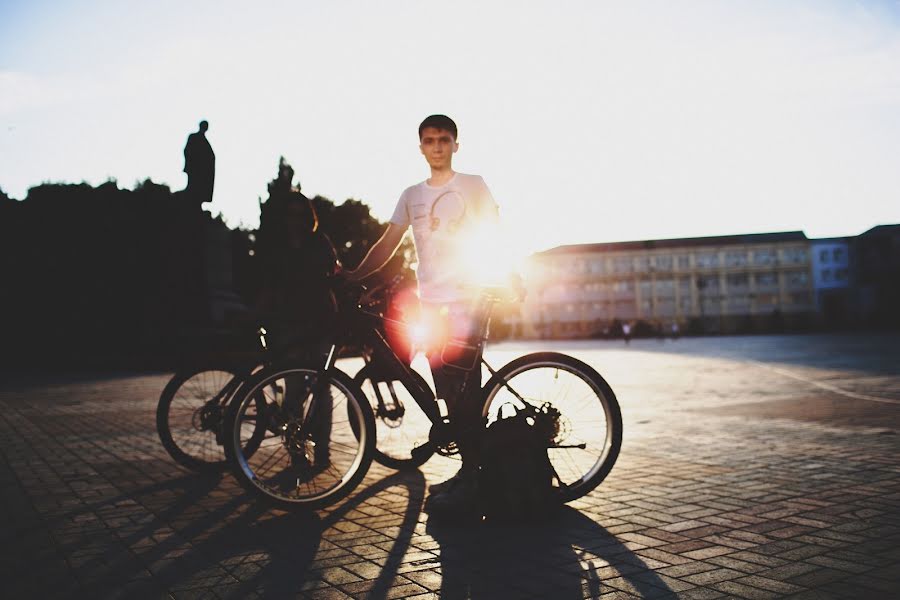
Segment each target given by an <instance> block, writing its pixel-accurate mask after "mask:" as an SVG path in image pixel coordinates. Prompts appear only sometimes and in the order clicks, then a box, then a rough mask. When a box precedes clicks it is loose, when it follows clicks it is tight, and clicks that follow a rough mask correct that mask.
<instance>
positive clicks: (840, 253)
mask: <svg viewBox="0 0 900 600" xmlns="http://www.w3.org/2000/svg"><path fill="white" fill-rule="evenodd" d="M845 256H846V254H845V252H844V249H843V248H835V249H834V250H832V251H831V257H832V258H833V259H834V262H836V263H842V262H844V258H845Z"/></svg>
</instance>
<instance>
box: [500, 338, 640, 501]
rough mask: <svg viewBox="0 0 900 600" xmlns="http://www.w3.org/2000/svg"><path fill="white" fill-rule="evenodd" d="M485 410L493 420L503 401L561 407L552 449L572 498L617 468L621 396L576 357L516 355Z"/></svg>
mask: <svg viewBox="0 0 900 600" xmlns="http://www.w3.org/2000/svg"><path fill="white" fill-rule="evenodd" d="M485 389H486V390H487V394H486V396H485V403H484V408H483V416H485V417H486V419H487V424H488V425H490V423H492V422H493V421H495V420H496V419H497V418H498V415H499V414H500V410H501V407H502V406H503V405H505V404H511V405H513V406H515V407H516V408H517V409H518V408H521V407H523V403H522V401H521V400H520V399H519V396H521V397H522V398H523V399H524V400H525V401H527V402H528V403H529V404H531V405H532V406H534V407H541V406H542V405H544V404H545V403H549V405H550V406H552V407H553V408H555V409H557V410H559V412H560V419H559V431H558V433H557V434H556V436H555V437H554V440H553V443H552V444H551V445H550V447H549V448H548V449H547V455H548V456H549V458H550V462H551V464H552V465H553V468H554V470H555V471H556V475H557V477H558V478H559V482H558V485H559V494H560V496H561V499H562V501H564V502H568V501H571V500H574V499H576V498H580V497H581V496H583V495H585V494H587V493H588V492H590V491H591V490H592V489H594V488H595V487H597V485H598V484H599V483H600V482H601V481H602V480H603V479H604V478H605V477H606V475H607V474H608V473H609V471H610V470H611V469H612V466H613V464H614V463H615V460H616V458H617V457H618V453H619V448H620V447H621V441H622V417H621V413H620V411H619V406H618V402H617V401H616V399H615V395H614V394H613V392H612V390H611V389H610V388H609V386H608V385H607V384H606V382H605V381H603V378H602V377H600V375H599V374H597V373H596V371H594V370H593V369H592V368H590V367H589V366H588V365H585V364H584V363H582V362H581V361H578V360H576V359H574V358H572V357H567V356H565V355H555V354H553V353H544V354H539V355H529V356H525V357H522V358H520V359H517V360H515V361H513V362H512V363H510V364H509V365H507V366H505V367H504V368H503V369H501V370H500V372H499V373H498V375H497V376H495V377H494V378H492V382H489V383H488V385H487V386H486V388H485Z"/></svg>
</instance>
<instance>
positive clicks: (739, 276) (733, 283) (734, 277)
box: [726, 273, 750, 290]
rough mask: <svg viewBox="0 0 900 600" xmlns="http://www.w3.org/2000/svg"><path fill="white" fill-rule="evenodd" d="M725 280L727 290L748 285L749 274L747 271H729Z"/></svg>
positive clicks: (743, 287)
mask: <svg viewBox="0 0 900 600" xmlns="http://www.w3.org/2000/svg"><path fill="white" fill-rule="evenodd" d="M726 281H727V283H728V289H729V290H731V289H745V288H747V287H750V276H749V275H748V274H747V273H729V274H728V278H727V280H726Z"/></svg>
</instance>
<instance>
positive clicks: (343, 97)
mask: <svg viewBox="0 0 900 600" xmlns="http://www.w3.org/2000/svg"><path fill="white" fill-rule="evenodd" d="M431 113H446V114H449V115H451V116H452V117H453V118H454V119H455V120H456V121H457V123H458V124H459V126H460V140H459V141H460V144H461V147H460V151H459V153H458V154H457V156H456V159H455V163H454V166H455V168H456V169H457V170H458V171H462V172H469V173H477V174H480V175H482V176H483V177H484V178H485V180H486V181H487V183H488V185H489V186H490V187H491V189H492V191H493V193H494V196H495V198H496V199H497V201H498V203H499V204H500V206H501V210H502V214H503V217H504V219H505V222H506V224H507V225H508V226H509V228H510V229H511V230H512V231H515V232H517V233H518V234H519V236H518V239H517V242H516V243H517V245H518V246H519V247H521V248H522V249H523V250H524V251H533V250H540V249H544V248H548V247H552V246H555V245H559V244H570V243H583V242H606V241H618V240H635V239H653V238H668V237H683V236H700V235H720V234H730V233H749V232H764V231H783V230H794V229H801V230H804V231H806V233H807V235H809V236H811V237H825V236H833V235H855V234H858V233H861V232H862V231H864V230H866V229H868V228H869V227H872V226H874V225H877V224H883V223H898V222H900V1H897V0H890V1H881V2H851V1H849V0H848V1H844V2H837V1H828V0H807V1H803V0H798V1H793V2H781V1H777V0H774V1H762V0H753V1H746V2H742V1H724V0H723V1H707V2H699V1H698V2H667V1H660V2H624V1H623V2H596V1H584V2H577V1H568V2H560V1H558V0H557V1H547V2H537V1H535V2H525V1H523V2H515V3H511V2H489V1H486V0H481V1H474V2H465V1H459V2H442V3H435V2H421V1H417V0H411V1H408V2H400V1H395V0H383V1H381V2H365V1H358V2H352V1H342V0H333V1H329V2H325V1H321V2H313V1H307V2H296V1H290V2H282V3H275V2H260V3H250V2H245V1H241V2H231V1H215V2H213V1H192V2H184V1H183V0H177V1H173V0H156V1H155V2H141V3H132V2H121V1H120V0H116V1H112V0H81V1H78V2H75V1H74V0H54V1H48V0H27V1H26V0H21V1H13V2H10V1H9V0H0V188H2V189H3V190H4V191H5V192H6V193H7V194H9V195H10V196H12V197H14V198H23V197H24V196H25V193H26V191H27V189H28V187H30V186H32V185H36V184H38V183H40V182H42V181H66V182H80V181H82V180H85V181H88V182H89V183H92V184H99V183H102V182H103V181H105V180H106V179H107V178H109V177H113V178H116V179H117V180H118V181H119V184H120V185H121V186H123V187H132V186H133V184H134V182H135V181H137V180H141V179H144V178H146V177H150V178H152V179H153V180H154V181H157V182H160V183H166V184H168V185H170V186H171V187H172V188H173V189H180V188H182V187H183V186H184V184H185V181H186V179H185V175H184V174H183V173H182V172H181V168H182V166H183V158H182V148H183V146H184V142H185V140H186V138H187V135H188V134H189V133H190V132H192V131H194V130H196V127H197V122H198V121H199V120H200V119H204V118H205V119H208V120H209V122H210V131H209V133H208V137H209V139H210V142H211V143H212V145H213V148H214V149H215V152H216V159H217V162H216V165H217V175H216V191H215V194H216V195H215V201H214V203H213V212H221V213H223V215H224V216H225V218H226V220H227V221H228V222H229V223H230V224H232V225H237V224H239V223H243V224H244V225H246V226H256V224H257V223H258V217H259V209H258V204H257V198H259V197H263V198H264V197H265V196H266V183H267V182H268V181H269V180H270V179H272V178H273V177H274V175H275V172H276V166H277V162H278V157H279V156H280V155H284V156H285V157H286V158H287V159H288V161H289V162H290V163H291V164H292V165H293V166H294V168H295V169H296V170H297V175H298V177H299V179H300V181H301V183H302V185H303V190H304V192H306V193H307V194H308V195H314V194H322V195H324V196H327V197H329V198H331V199H333V200H335V201H338V202H340V201H343V200H344V199H346V198H351V197H352V198H358V199H361V200H363V201H365V202H367V203H368V204H369V205H370V206H372V207H373V210H374V212H375V214H376V216H378V217H379V218H381V219H385V220H386V219H387V218H388V217H389V216H390V214H391V211H392V209H393V207H394V204H395V202H396V200H397V198H398V196H399V194H400V192H401V191H402V190H403V189H404V188H405V187H407V186H408V185H411V184H413V183H416V182H418V181H421V180H422V179H424V178H425V177H427V175H428V172H427V166H426V164H425V161H424V159H423V158H422V156H421V155H420V154H419V151H418V146H417V142H418V140H417V137H416V129H417V126H418V123H419V121H421V119H422V118H423V117H425V116H426V115H428V114H431Z"/></svg>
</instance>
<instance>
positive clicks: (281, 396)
mask: <svg viewBox="0 0 900 600" xmlns="http://www.w3.org/2000/svg"><path fill="white" fill-rule="evenodd" d="M322 377H324V378H325V380H324V381H322V380H321V378H322ZM256 398H262V399H263V401H262V402H258V403H257V402H256V401H255V399H256ZM226 427H227V432H228V433H227V436H226V444H225V446H226V452H227V453H228V457H229V459H230V460H231V466H232V468H233V470H234V473H235V476H236V477H237V479H238V480H239V481H240V482H241V483H242V484H243V485H244V486H245V487H246V488H247V489H249V490H250V491H252V492H253V493H255V494H256V495H258V496H260V497H262V498H263V499H265V500H267V501H269V502H270V503H272V504H275V505H278V506H281V507H283V508H298V507H305V508H320V507H323V506H327V505H329V504H332V503H334V502H337V501H338V500H340V499H341V498H343V497H344V496H346V495H347V494H349V493H350V492H351V491H352V490H353V489H354V488H355V487H356V486H357V485H358V484H359V482H360V481H362V479H363V477H364V476H365V474H366V472H367V471H368V469H369V465H370V464H371V462H372V454H373V452H374V449H375V433H374V432H375V421H374V418H373V416H372V410H371V408H370V407H369V403H368V402H367V401H366V400H365V399H364V396H363V394H362V391H361V390H360V389H359V386H357V385H356V384H355V383H353V380H352V379H350V377H349V376H348V375H346V374H345V373H343V372H341V371H338V370H337V369H330V370H328V371H327V372H325V373H324V374H322V373H321V372H320V371H318V370H317V369H315V368H306V367H290V368H270V369H264V370H263V371H261V372H259V373H257V374H256V375H254V376H253V378H252V379H251V380H249V381H248V382H247V383H245V384H244V385H243V386H242V387H241V389H240V390H239V391H238V392H237V393H236V394H235V395H234V398H233V400H232V401H231V403H230V404H229V406H228V414H227V416H226ZM248 448H250V449H252V450H253V451H252V452H251V451H248Z"/></svg>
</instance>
